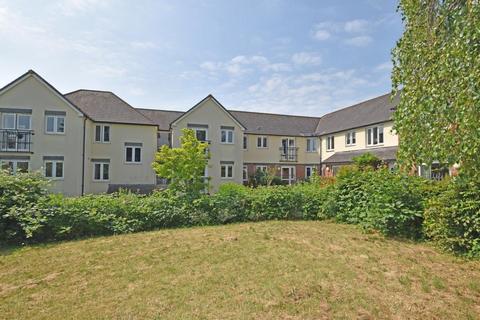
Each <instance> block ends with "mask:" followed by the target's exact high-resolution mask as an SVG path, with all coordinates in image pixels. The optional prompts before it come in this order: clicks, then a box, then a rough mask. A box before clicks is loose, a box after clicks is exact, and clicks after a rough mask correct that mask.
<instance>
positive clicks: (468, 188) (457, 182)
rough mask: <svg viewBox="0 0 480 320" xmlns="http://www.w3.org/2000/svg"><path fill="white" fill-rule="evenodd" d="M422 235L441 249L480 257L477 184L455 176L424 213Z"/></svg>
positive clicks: (479, 190)
mask: <svg viewBox="0 0 480 320" xmlns="http://www.w3.org/2000/svg"><path fill="white" fill-rule="evenodd" d="M424 226H425V234H426V236H427V237H428V238H430V239H431V240H433V241H434V242H435V243H437V244H438V245H439V246H440V247H441V248H443V249H446V250H448V251H451V252H457V253H460V254H466V255H467V256H470V257H480V183H479V182H478V181H469V180H468V179H466V178H465V177H457V178H455V179H453V180H452V181H451V182H450V183H447V184H445V186H444V188H443V190H442V191H441V192H439V193H438V194H437V195H436V196H435V197H433V198H432V199H431V200H430V201H429V202H428V205H427V209H426V210H425V222H424Z"/></svg>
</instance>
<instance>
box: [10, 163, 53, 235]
mask: <svg viewBox="0 0 480 320" xmlns="http://www.w3.org/2000/svg"><path fill="white" fill-rule="evenodd" d="M47 186H48V182H47V181H46V180H45V179H44V178H42V176H41V175H39V174H36V173H18V174H17V175H11V174H10V173H9V172H8V171H4V170H0V242H21V241H22V240H23V239H25V238H27V237H30V236H31V235H32V234H33V233H34V232H36V230H38V229H39V228H41V226H42V225H43V223H44V218H43V217H42V216H41V215H37V214H30V212H29V211H28V210H24V209H23V208H31V207H35V205H36V203H37V202H38V201H39V200H40V199H41V198H42V197H43V196H45V195H46V194H47Z"/></svg>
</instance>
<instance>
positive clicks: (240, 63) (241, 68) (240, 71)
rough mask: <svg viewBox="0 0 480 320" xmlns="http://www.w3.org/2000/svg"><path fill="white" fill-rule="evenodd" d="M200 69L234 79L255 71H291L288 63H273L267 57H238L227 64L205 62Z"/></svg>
mask: <svg viewBox="0 0 480 320" xmlns="http://www.w3.org/2000/svg"><path fill="white" fill-rule="evenodd" d="M200 68H201V69H203V70H205V71H208V72H210V73H211V74H219V73H222V72H223V73H226V74H228V75H229V76H232V77H241V76H243V75H245V74H248V73H252V72H255V71H262V72H271V71H273V72H284V71H289V70H291V67H290V65H289V64H287V63H271V62H270V61H269V60H268V59H267V58H266V57H264V56H259V55H254V56H244V55H238V56H235V57H233V58H232V59H230V60H228V61H225V62H215V61H205V62H203V63H201V64H200Z"/></svg>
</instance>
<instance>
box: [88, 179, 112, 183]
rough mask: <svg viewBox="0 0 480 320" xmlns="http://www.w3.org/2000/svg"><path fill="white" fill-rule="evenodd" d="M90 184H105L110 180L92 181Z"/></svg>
mask: <svg viewBox="0 0 480 320" xmlns="http://www.w3.org/2000/svg"><path fill="white" fill-rule="evenodd" d="M92 182H94V183H106V182H110V180H92Z"/></svg>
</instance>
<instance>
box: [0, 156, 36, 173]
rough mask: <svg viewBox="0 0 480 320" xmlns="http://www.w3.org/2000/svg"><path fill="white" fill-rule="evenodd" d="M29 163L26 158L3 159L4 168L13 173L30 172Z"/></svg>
mask: <svg viewBox="0 0 480 320" xmlns="http://www.w3.org/2000/svg"><path fill="white" fill-rule="evenodd" d="M29 165H30V164H29V162H28V161H26V160H2V170H7V171H8V172H9V173H10V174H13V175H15V174H17V173H18V172H28V168H29Z"/></svg>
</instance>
